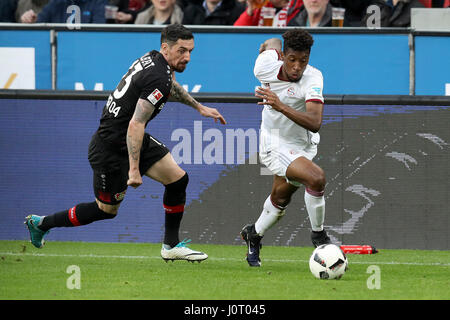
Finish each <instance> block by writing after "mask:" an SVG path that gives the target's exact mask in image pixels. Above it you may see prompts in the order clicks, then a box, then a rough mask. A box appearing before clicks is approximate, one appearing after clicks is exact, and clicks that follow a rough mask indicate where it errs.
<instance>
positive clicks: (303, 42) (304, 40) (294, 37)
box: [283, 28, 314, 53]
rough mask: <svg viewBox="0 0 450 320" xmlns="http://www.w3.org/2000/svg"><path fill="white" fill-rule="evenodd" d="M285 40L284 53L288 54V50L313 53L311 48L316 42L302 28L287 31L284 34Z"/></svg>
mask: <svg viewBox="0 0 450 320" xmlns="http://www.w3.org/2000/svg"><path fill="white" fill-rule="evenodd" d="M283 39H284V44H283V52H284V53H286V51H287V49H291V50H294V51H308V52H311V47H312V45H313V43H314V40H313V38H312V36H311V35H310V34H309V32H308V31H306V30H304V29H301V28H297V29H292V30H288V31H286V32H285V33H284V34H283Z"/></svg>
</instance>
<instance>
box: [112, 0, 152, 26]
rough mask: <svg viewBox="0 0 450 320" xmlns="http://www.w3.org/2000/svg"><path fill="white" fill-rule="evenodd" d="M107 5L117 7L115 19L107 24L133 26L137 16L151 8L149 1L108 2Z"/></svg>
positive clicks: (115, 0)
mask: <svg viewBox="0 0 450 320" xmlns="http://www.w3.org/2000/svg"><path fill="white" fill-rule="evenodd" d="M109 4H110V5H113V6H117V7H118V11H117V14H116V18H115V19H107V20H106V22H107V23H120V24H126V23H128V24H133V23H134V22H135V21H136V17H137V15H138V14H139V13H140V12H142V11H144V10H145V9H147V8H148V7H150V6H151V1H150V0H109Z"/></svg>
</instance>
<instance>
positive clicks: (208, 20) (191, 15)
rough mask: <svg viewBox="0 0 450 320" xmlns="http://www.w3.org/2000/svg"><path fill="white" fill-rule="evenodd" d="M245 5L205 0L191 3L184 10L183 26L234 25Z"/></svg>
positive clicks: (230, 0) (219, 0)
mask: <svg viewBox="0 0 450 320" xmlns="http://www.w3.org/2000/svg"><path fill="white" fill-rule="evenodd" d="M244 10H245V5H244V4H242V3H239V2H237V1H236V0H204V1H203V2H201V3H199V2H195V1H192V2H190V3H189V4H188V5H187V6H186V7H185V9H184V19H183V24H193V25H233V23H234V22H235V21H236V20H237V18H239V15H240V14H241V13H242V12H243V11H244Z"/></svg>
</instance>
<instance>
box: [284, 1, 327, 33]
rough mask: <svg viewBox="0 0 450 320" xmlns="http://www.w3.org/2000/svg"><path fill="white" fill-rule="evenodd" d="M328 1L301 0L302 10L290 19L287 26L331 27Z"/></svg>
mask: <svg viewBox="0 0 450 320" xmlns="http://www.w3.org/2000/svg"><path fill="white" fill-rule="evenodd" d="M329 2H330V1H329V0H303V6H304V9H303V10H301V11H300V12H299V13H298V15H297V16H295V17H294V18H292V20H291V21H290V22H289V23H288V26H302V27H331V18H332V13H331V5H330V3H329Z"/></svg>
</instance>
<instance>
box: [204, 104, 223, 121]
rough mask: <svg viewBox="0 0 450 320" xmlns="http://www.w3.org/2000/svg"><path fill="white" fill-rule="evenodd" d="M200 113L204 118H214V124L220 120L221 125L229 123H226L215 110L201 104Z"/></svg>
mask: <svg viewBox="0 0 450 320" xmlns="http://www.w3.org/2000/svg"><path fill="white" fill-rule="evenodd" d="M198 112H200V114H201V115H202V116H204V117H208V118H213V119H214V122H217V120H219V121H220V123H221V124H226V123H227V122H226V121H225V118H224V117H223V116H222V115H221V114H220V112H219V111H217V109H215V108H209V107H207V106H204V105H202V104H200V107H199V108H198Z"/></svg>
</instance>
